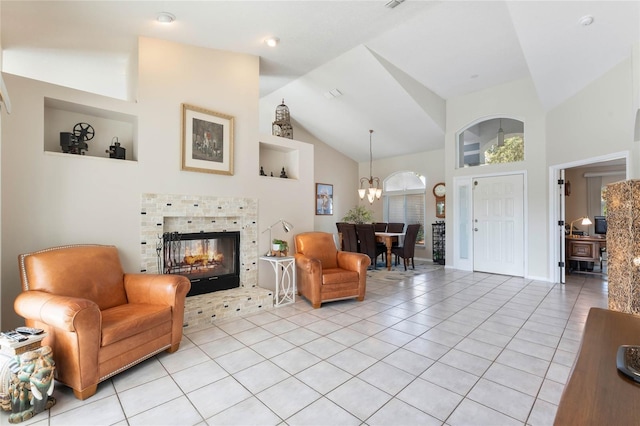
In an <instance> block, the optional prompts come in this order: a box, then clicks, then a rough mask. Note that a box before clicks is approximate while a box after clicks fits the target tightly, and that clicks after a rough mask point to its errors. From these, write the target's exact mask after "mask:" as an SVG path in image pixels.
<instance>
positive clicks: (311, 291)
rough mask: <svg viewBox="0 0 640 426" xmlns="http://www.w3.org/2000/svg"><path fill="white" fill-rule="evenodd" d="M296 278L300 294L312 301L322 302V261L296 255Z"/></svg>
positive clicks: (299, 254)
mask: <svg viewBox="0 0 640 426" xmlns="http://www.w3.org/2000/svg"><path fill="white" fill-rule="evenodd" d="M295 258H296V277H297V286H298V289H299V292H301V293H302V294H305V295H307V297H308V298H309V299H310V300H312V303H313V301H314V300H317V301H320V300H321V299H320V289H321V287H322V262H320V259H315V258H312V257H308V256H305V255H304V254H302V253H296V254H295Z"/></svg>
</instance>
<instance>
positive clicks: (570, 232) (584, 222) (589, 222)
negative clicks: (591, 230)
mask: <svg viewBox="0 0 640 426" xmlns="http://www.w3.org/2000/svg"><path fill="white" fill-rule="evenodd" d="M579 220H581V221H582V222H581V223H580V224H581V225H583V226H589V225H593V223H592V222H591V220H589V218H588V217H586V216H583V217H579V218H577V219H576V220H574V221H572V222H571V224H570V225H569V238H573V224H574V223H576V222H577V221H579Z"/></svg>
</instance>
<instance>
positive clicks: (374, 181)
mask: <svg viewBox="0 0 640 426" xmlns="http://www.w3.org/2000/svg"><path fill="white" fill-rule="evenodd" d="M372 134H373V130H369V177H368V178H367V177H361V178H360V189H358V194H359V195H360V199H361V200H363V199H364V196H365V195H366V196H367V199H368V200H369V204H373V201H374V200H375V199H376V198H377V199H380V196H381V195H382V188H380V178H377V177H373V151H372V149H371V135H372ZM365 184H369V187H368V188H367V187H365V186H363V185H365Z"/></svg>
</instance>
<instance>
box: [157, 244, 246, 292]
mask: <svg viewBox="0 0 640 426" xmlns="http://www.w3.org/2000/svg"><path fill="white" fill-rule="evenodd" d="M239 250H240V232H237V231H234V232H196V233H189V234H181V233H178V232H167V233H165V234H164V235H163V250H162V252H163V256H162V258H163V267H162V271H163V273H165V274H179V275H184V276H186V277H187V278H189V280H190V281H191V290H190V291H189V293H188V294H187V297H189V296H195V295H198V294H205V293H212V292H214V291H220V290H228V289H232V288H237V287H240V253H239Z"/></svg>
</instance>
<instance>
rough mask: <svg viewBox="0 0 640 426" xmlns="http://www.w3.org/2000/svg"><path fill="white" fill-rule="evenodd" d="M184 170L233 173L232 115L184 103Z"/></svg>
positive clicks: (222, 173)
mask: <svg viewBox="0 0 640 426" xmlns="http://www.w3.org/2000/svg"><path fill="white" fill-rule="evenodd" d="M182 170H188V171H192V172H202V173H218V174H221V175H233V117H232V116H230V115H226V114H221V113H219V112H214V111H209V110H206V109H204V108H200V107H197V106H193V105H187V104H182Z"/></svg>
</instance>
